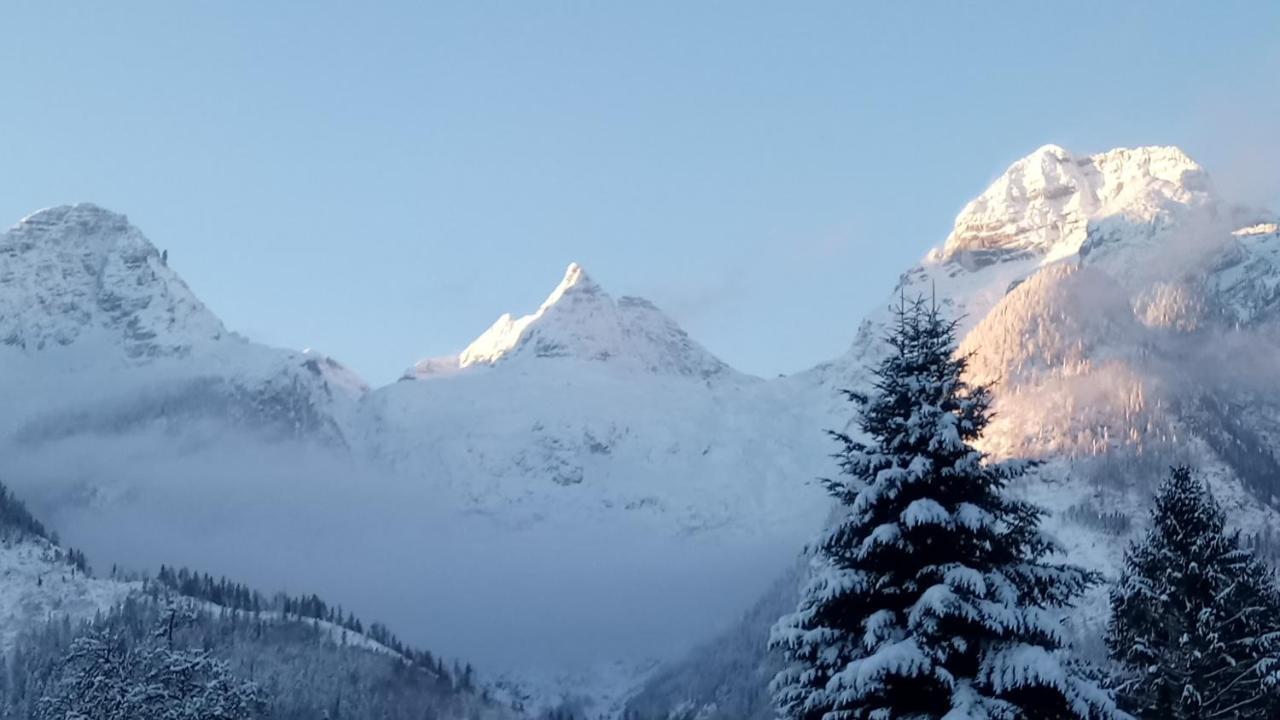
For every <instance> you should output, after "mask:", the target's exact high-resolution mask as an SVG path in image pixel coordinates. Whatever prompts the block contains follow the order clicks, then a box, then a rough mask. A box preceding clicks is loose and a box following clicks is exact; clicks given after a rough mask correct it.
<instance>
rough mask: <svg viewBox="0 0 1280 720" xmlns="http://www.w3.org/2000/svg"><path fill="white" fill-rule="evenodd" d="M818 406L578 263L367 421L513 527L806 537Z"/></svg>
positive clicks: (385, 401)
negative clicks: (803, 483)
mask: <svg viewBox="0 0 1280 720" xmlns="http://www.w3.org/2000/svg"><path fill="white" fill-rule="evenodd" d="M813 407H814V403H811V402H796V398H795V397H794V396H792V395H791V394H790V393H788V392H785V391H784V388H782V387H780V386H774V385H770V384H768V383H765V382H763V381H761V380H759V379H758V378H754V377H750V376H746V375H743V374H741V373H739V372H737V371H735V370H733V369H732V368H730V367H729V366H728V365H726V364H725V363H724V362H722V361H721V360H720V359H719V358H716V357H715V356H714V355H712V354H711V353H710V352H708V351H707V350H706V349H704V348H703V347H701V346H700V345H698V344H697V343H696V342H694V341H693V340H691V339H690V338H689V336H688V335H687V334H686V333H685V332H684V331H683V330H682V329H680V327H679V326H678V325H677V324H676V323H675V322H674V321H673V320H671V319H670V318H669V317H667V316H666V315H665V314H663V313H662V311H660V310H659V309H657V308H656V307H654V306H653V305H652V304H651V303H649V302H648V301H646V300H643V299H641V298H634V297H622V298H618V299H616V300H615V299H614V298H613V297H611V296H610V295H609V294H608V293H607V292H606V291H605V290H604V289H603V288H602V287H600V286H599V285H598V284H596V283H595V282H594V281H592V280H591V279H590V278H589V277H588V276H587V274H586V272H585V271H584V270H583V269H582V268H581V267H579V266H578V265H577V264H573V265H570V266H569V268H568V270H567V271H566V273H565V276H564V279H563V280H562V281H561V282H560V284H559V285H558V286H556V288H555V289H554V290H553V291H552V292H551V294H550V295H549V296H548V297H547V299H546V301H545V302H544V303H543V304H542V305H541V307H539V308H538V310H537V311H536V312H534V313H532V314H529V315H525V316H523V317H520V318H517V319H512V317H511V316H510V315H503V316H502V317H501V318H499V319H498V321H497V322H496V323H494V325H493V326H492V327H491V328H490V329H489V330H487V331H485V333H484V334H482V335H481V336H480V337H479V338H477V339H476V341H475V342H473V343H471V344H470V345H469V346H468V347H467V348H466V349H464V350H463V351H462V352H461V353H460V354H459V355H457V356H456V357H452V358H446V359H431V360H425V361H422V362H419V363H418V364H416V365H415V366H414V368H413V370H411V371H410V372H409V373H408V374H407V375H406V381H404V382H399V383H395V384H392V385H390V386H388V387H385V388H380V389H378V390H376V391H374V392H373V393H371V394H370V396H369V397H368V398H367V400H366V401H365V402H364V403H363V404H362V406H361V413H362V414H361V417H360V418H359V421H358V422H357V423H356V427H358V428H359V430H360V431H362V432H363V433H364V435H363V436H362V438H361V440H362V442H361V443H360V444H361V446H362V447H364V448H366V449H367V450H368V451H369V452H371V453H372V454H373V456H374V457H375V458H376V459H378V460H380V461H382V462H386V463H390V464H392V465H394V466H395V467H397V468H398V469H400V470H403V471H407V472H410V473H414V474H419V475H422V476H423V477H426V478H430V479H431V481H432V482H435V483H440V484H447V485H449V486H450V487H452V488H453V489H455V490H458V491H460V492H461V493H462V494H463V496H465V501H466V502H467V504H468V505H470V506H472V507H473V508H474V509H476V510H479V511H481V512H484V513H487V514H490V515H493V516H494V517H496V518H498V519H500V520H502V521H503V522H514V523H526V522H532V521H539V520H549V521H565V520H568V521H571V522H575V523H576V522H580V521H581V520H582V519H583V518H584V517H596V516H600V515H602V514H613V513H621V514H625V515H629V516H633V517H640V518H643V519H644V520H645V521H646V522H656V523H658V524H659V525H661V526H662V527H663V528H664V532H669V533H672V534H677V533H698V532H704V531H715V532H741V533H749V534H752V535H759V534H761V533H764V534H769V533H776V532H782V533H784V534H788V535H792V539H793V540H794V531H793V528H795V527H797V526H802V527H803V526H806V525H808V524H811V523H812V522H813V521H814V520H815V519H817V518H820V517H821V515H822V512H823V510H822V508H823V507H824V502H823V501H822V500H821V498H820V497H819V496H818V494H817V493H813V492H811V493H805V492H804V488H800V490H799V491H797V488H796V486H795V482H794V479H795V478H796V477H797V476H799V477H807V476H809V475H811V474H812V473H811V472H810V470H811V469H812V468H813V464H812V463H809V462H806V461H805V460H803V459H802V458H803V457H804V456H803V455H798V454H797V453H796V452H795V446H796V443H800V444H801V445H802V446H805V447H809V448H812V449H815V450H816V449H817V446H818V445H820V443H821V440H820V439H818V441H817V442H816V443H815V442H814V440H813V438H814V437H816V435H817V434H816V433H813V432H812V427H813V424H814V423H815V422H816V418H813V417H811V416H809V415H808V413H810V412H811V409H812V408H813ZM806 436H809V437H806ZM797 461H799V463H800V464H799V465H797ZM779 528H785V530H781V531H780V530H779Z"/></svg>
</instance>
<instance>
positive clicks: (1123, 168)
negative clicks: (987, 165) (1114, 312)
mask: <svg viewBox="0 0 1280 720" xmlns="http://www.w3.org/2000/svg"><path fill="white" fill-rule="evenodd" d="M1219 204H1220V201H1219V199H1218V196H1217V193H1216V191H1215V190H1214V188H1213V184H1212V182H1210V180H1209V176H1208V174H1207V173H1205V171H1204V169H1203V168H1201V167H1200V166H1199V165H1198V164H1196V162H1195V161H1193V160H1192V159H1191V158H1189V157H1188V156H1187V155H1186V153H1184V152H1182V150H1180V149H1178V148H1176V147H1157V146H1152V147H1140V148H1133V149H1125V148H1121V149H1116V150H1111V151H1108V152H1105V153H1100V154H1097V155H1087V156H1080V157H1077V156H1074V155H1072V154H1071V153H1069V152H1067V151H1066V150H1064V149H1063V148H1061V147H1059V146H1057V145H1045V146H1044V147H1042V148H1040V149H1038V150H1036V151H1035V152H1033V153H1031V154H1030V155H1028V156H1026V157H1024V158H1022V159H1021V160H1018V161H1017V162H1015V163H1013V165H1011V166H1010V167H1009V169H1008V170H1006V171H1005V173H1004V174H1003V175H1001V176H1000V177H999V178H998V179H997V180H996V181H995V182H994V183H992V184H991V186H990V187H988V188H987V190H986V191H985V192H983V193H982V195H980V196H978V197H977V198H976V199H974V200H973V201H972V202H970V203H969V204H968V205H966V206H965V208H964V209H963V210H962V211H961V212H960V215H959V216H958V217H957V218H956V221H955V227H954V229H953V230H952V232H951V235H950V236H949V237H948V238H947V241H946V244H945V245H944V246H943V247H942V249H941V250H939V251H937V253H936V256H935V257H937V259H940V260H942V261H951V260H954V261H957V262H960V263H961V264H964V265H967V266H970V267H974V266H978V267H980V266H982V265H986V264H990V263H991V262H998V261H1000V260H1004V259H1009V258H1014V257H1025V256H1032V255H1034V256H1043V257H1045V258H1046V259H1048V260H1053V259H1057V258H1061V257H1067V256H1069V255H1073V254H1075V253H1077V252H1079V251H1080V249H1081V246H1082V245H1083V244H1084V243H1085V241H1086V239H1087V237H1088V232H1089V225H1090V223H1091V222H1093V221H1097V220H1101V219H1104V218H1110V217H1122V218H1124V219H1125V220H1126V221H1128V222H1131V223H1136V224H1143V223H1145V224H1150V223H1152V222H1153V221H1155V220H1156V219H1157V218H1158V217H1161V216H1166V215H1168V214H1171V213H1174V214H1176V213H1180V212H1184V211H1186V210H1189V209H1205V210H1207V211H1208V212H1209V213H1210V214H1216V213H1217V212H1218V206H1219Z"/></svg>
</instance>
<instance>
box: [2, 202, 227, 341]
mask: <svg viewBox="0 0 1280 720" xmlns="http://www.w3.org/2000/svg"><path fill="white" fill-rule="evenodd" d="M0 259H2V262H0V343H2V344H3V345H7V346H11V347H17V348H21V349H23V350H26V351H39V350H44V349H46V348H52V347H57V346H66V345H71V344H72V343H76V342H77V341H80V340H83V339H85V338H89V337H94V338H96V339H99V340H104V341H105V342H107V343H110V344H115V345H118V346H119V347H120V348H122V349H123V350H124V352H125V354H126V355H128V356H129V357H131V358H135V359H140V358H147V357H155V356H161V355H175V354H184V353H186V352H188V351H189V350H190V347H191V346H192V344H193V343H196V342H200V341H202V340H214V339H218V338H221V337H223V336H224V335H225V334H226V329H225V328H224V327H223V325H222V322H221V321H220V320H219V319H218V318H217V317H216V316H215V315H214V314H213V313H212V312H210V311H209V310H208V309H207V308H206V307H205V306H204V304H203V303H201V302H200V300H199V299H198V298H196V297H195V295H194V294H192V292H191V291H190V289H188V288H187V286H186V283H184V282H183V281H182V279H181V278H180V277H178V275H177V273H175V272H173V271H172V270H171V269H169V267H168V265H167V263H166V258H165V256H164V254H162V253H161V252H160V251H158V250H157V249H156V248H155V246H154V245H152V244H151V242H150V241H148V240H147V238H146V237H145V236H143V234H142V233H141V231H139V230H138V229H137V228H136V227H134V226H133V225H131V224H129V220H128V218H126V217H125V216H124V215H120V214H118V213H113V212H110V211H108V210H104V209H103V208H100V207H98V206H96V205H91V204H88V203H81V204H78V205H64V206H61V207H55V208H49V209H47V210H41V211H39V212H37V213H34V214H32V215H30V216H28V217H26V218H24V219H23V220H22V221H20V222H19V223H18V224H16V225H14V226H13V227H11V228H10V229H9V230H8V231H6V232H5V233H3V234H0Z"/></svg>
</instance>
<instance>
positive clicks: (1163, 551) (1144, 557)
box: [1107, 467, 1280, 720]
mask: <svg viewBox="0 0 1280 720" xmlns="http://www.w3.org/2000/svg"><path fill="white" fill-rule="evenodd" d="M1225 526H1226V521H1225V517H1224V515H1223V513H1222V510H1221V508H1219V507H1218V504H1217V503H1216V502H1215V501H1214V499H1213V498H1212V497H1211V496H1210V495H1209V492H1208V490H1207V489H1206V488H1205V486H1204V485H1203V484H1202V483H1201V482H1200V481H1199V480H1197V479H1196V478H1195V477H1194V476H1193V475H1192V474H1191V471H1190V470H1188V469H1187V468H1185V467H1179V468H1174V469H1173V471H1172V472H1171V474H1170V476H1169V478H1168V479H1167V480H1165V482H1164V484H1163V485H1162V486H1161V488H1160V492H1159V494H1158V495H1157V497H1156V503H1155V507H1154V508H1153V510H1152V512H1151V527H1150V529H1149V530H1148V532H1147V536H1146V538H1145V539H1144V540H1143V541H1142V542H1141V543H1137V544H1135V545H1134V546H1133V547H1132V548H1130V550H1129V553H1128V555H1127V557H1126V558H1125V568H1124V573H1123V574H1122V576H1121V579H1120V583H1119V584H1118V585H1117V586H1116V588H1115V589H1114V590H1113V591H1112V594H1111V609H1112V617H1111V623H1110V626H1109V628H1108V634H1107V643H1108V645H1109V646H1110V648H1111V654H1112V657H1113V658H1114V659H1115V660H1117V661H1118V662H1120V663H1121V664H1122V665H1123V666H1124V667H1125V668H1126V673H1125V675H1124V677H1122V678H1121V682H1120V685H1119V690H1120V700H1121V705H1122V706H1124V707H1125V708H1126V709H1128V710H1130V711H1131V712H1133V713H1134V714H1135V715H1137V716H1139V717H1142V718H1152V719H1155V718H1159V720H1191V719H1192V718H1195V719H1196V720H1200V719H1204V720H1210V719H1212V718H1233V719H1240V718H1274V717H1280V595H1278V594H1277V590H1276V587H1275V581H1274V575H1273V574H1272V572H1271V570H1270V569H1269V568H1267V567H1266V566H1265V565H1264V564H1263V563H1261V562H1259V561H1258V560H1256V559H1255V558H1254V557H1253V556H1252V555H1251V554H1250V553H1248V552H1247V551H1245V550H1242V549H1241V547H1240V542H1239V536H1238V534H1236V533H1234V532H1228V531H1227V530H1226V529H1225Z"/></svg>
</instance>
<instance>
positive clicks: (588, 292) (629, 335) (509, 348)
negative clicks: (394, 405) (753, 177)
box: [406, 263, 732, 378]
mask: <svg viewBox="0 0 1280 720" xmlns="http://www.w3.org/2000/svg"><path fill="white" fill-rule="evenodd" d="M547 358H571V359H574V360H579V361H587V362H594V363H602V364H607V365H609V366H612V367H620V368H627V369H631V370H640V371H645V372H651V373H655V374H663V375H680V376H688V377H699V378H709V377H712V376H716V375H722V374H726V373H729V372H732V371H731V370H730V368H729V367H728V366H727V365H725V363H723V362H722V361H721V360H720V359H718V358H716V357H715V356H714V355H712V354H711V353H710V352H708V351H707V350H706V349H704V348H703V347H702V346H701V345H699V344H697V343H696V342H694V341H693V340H692V339H691V338H690V337H689V336H688V334H687V333H685V331H684V330H682V329H681V328H680V326H679V325H677V324H676V323H675V321H674V320H672V319H671V318H669V317H667V316H666V315H665V314H663V313H662V311H661V310H659V309H658V308H657V307H655V306H654V305H653V304H652V303H650V302H649V301H647V300H644V299H642V298H637V297H620V298H617V299H615V298H613V297H612V296H611V295H609V294H608V293H607V292H605V290H604V289H603V288H602V287H600V285H598V284H597V283H596V282H595V281H594V280H592V279H591V278H590V277H589V276H588V275H587V273H586V271H585V270H583V268H582V266H580V265H578V264H577V263H571V264H570V265H569V267H568V269H566V270H565V274H564V278H563V279H562V280H561V281H560V284H559V285H557V286H556V288H555V289H554V290H552V291H551V294H550V295H548V296H547V299H546V300H545V301H544V302H543V303H542V305H541V306H540V307H539V308H538V309H537V310H536V311H535V312H533V313H531V314H529V315H524V316H522V317H514V316H512V315H511V314H504V315H502V316H501V317H499V318H498V319H497V321H496V322H494V324H493V325H492V326H490V327H489V329H488V330H486V331H485V332H484V333H483V334H481V335H480V337H478V338H476V339H475V341H474V342H472V343H471V344H470V345H468V346H467V347H466V348H465V349H463V351H462V352H461V353H459V354H458V355H456V356H449V357H444V358H429V359H426V360H423V361H421V362H419V363H417V364H416V365H414V367H413V368H411V369H410V370H409V372H408V373H406V377H409V378H428V377H439V376H442V375H449V374H453V373H456V372H459V371H463V370H466V369H468V368H475V367H491V366H495V365H498V364H501V363H506V362H511V361H513V360H516V359H521V360H525V359H547Z"/></svg>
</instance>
